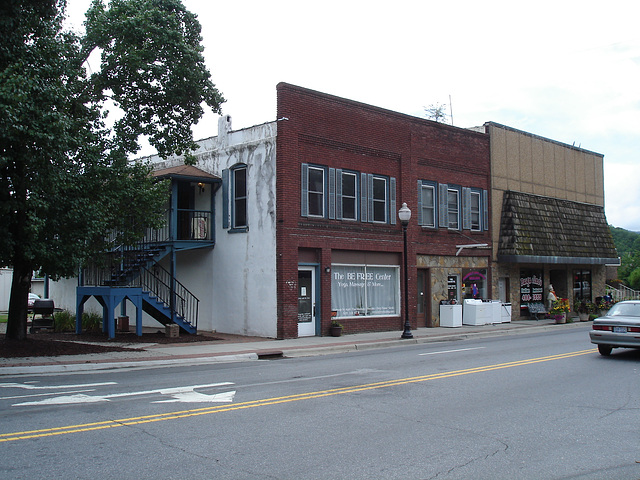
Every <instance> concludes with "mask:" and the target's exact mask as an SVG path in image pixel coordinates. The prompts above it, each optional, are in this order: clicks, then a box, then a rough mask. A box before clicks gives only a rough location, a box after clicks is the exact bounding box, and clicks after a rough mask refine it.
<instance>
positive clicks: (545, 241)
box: [498, 191, 619, 265]
mask: <svg viewBox="0 0 640 480" xmlns="http://www.w3.org/2000/svg"><path fill="white" fill-rule="evenodd" d="M498 262H506V263H548V264H578V265H607V264H618V263H619V259H618V253H617V251H616V248H615V245H614V243H613V237H612V236H611V231H610V230H609V226H608V225H607V219H606V217H605V214H604V207H602V206H599V205H592V204H588V203H579V202H571V201H568V200H560V199H557V198H551V197H543V196H539V195H531V194H527V193H520V192H513V191H506V192H504V197H503V201H502V216H501V222H500V240H499V245H498Z"/></svg>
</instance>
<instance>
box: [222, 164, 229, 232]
mask: <svg viewBox="0 0 640 480" xmlns="http://www.w3.org/2000/svg"><path fill="white" fill-rule="evenodd" d="M222 228H229V169H228V168H225V169H224V170H222Z"/></svg>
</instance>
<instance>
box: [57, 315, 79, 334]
mask: <svg viewBox="0 0 640 480" xmlns="http://www.w3.org/2000/svg"><path fill="white" fill-rule="evenodd" d="M53 319H54V320H55V330H56V332H73V331H75V329H76V316H75V315H74V314H73V313H71V312H70V311H69V310H63V311H61V312H58V313H54V314H53Z"/></svg>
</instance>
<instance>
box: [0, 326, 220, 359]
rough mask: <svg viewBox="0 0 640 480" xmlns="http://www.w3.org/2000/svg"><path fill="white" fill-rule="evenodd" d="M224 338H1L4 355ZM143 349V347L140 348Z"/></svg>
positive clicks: (120, 335)
mask: <svg viewBox="0 0 640 480" xmlns="http://www.w3.org/2000/svg"><path fill="white" fill-rule="evenodd" d="M221 340H223V339H222V338H219V337H216V336H215V335H212V334H198V335H189V334H183V335H180V336H179V337H167V336H166V335H165V333H164V332H163V331H157V332H153V333H143V334H142V336H141V337H139V336H137V335H136V334H135V333H116V338H114V339H113V340H109V338H108V337H107V336H106V335H105V334H104V333H101V332H98V333H90V332H85V333H81V334H80V335H77V334H75V333H45V332H38V333H33V334H28V335H27V339H26V340H7V339H4V338H2V339H0V358H17V357H57V356H59V355H85V354H89V353H105V352H126V351H130V350H132V349H133V348H127V347H126V346H122V345H108V343H111V342H115V343H118V344H122V343H129V344H132V347H133V345H134V344H139V343H164V344H166V343H192V342H216V341H221ZM136 350H139V348H136Z"/></svg>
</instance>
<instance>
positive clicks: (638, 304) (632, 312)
mask: <svg viewBox="0 0 640 480" xmlns="http://www.w3.org/2000/svg"><path fill="white" fill-rule="evenodd" d="M589 336H590V337H591V343H595V344H596V345H598V351H599V352H600V354H601V355H605V356H608V355H611V350H612V349H614V348H618V347H626V348H640V300H627V301H624V302H618V303H616V304H615V305H614V306H613V307H611V309H610V310H609V311H608V312H607V314H606V315H605V316H604V317H599V318H596V319H595V320H594V321H593V328H592V330H591V331H590V332H589Z"/></svg>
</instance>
